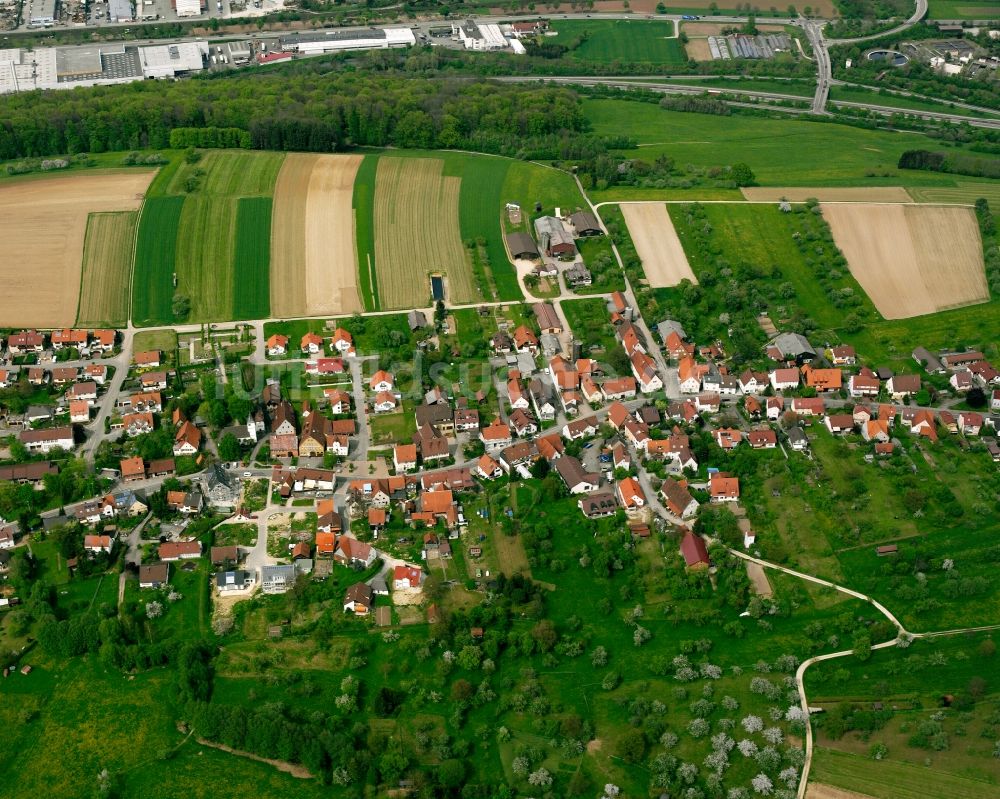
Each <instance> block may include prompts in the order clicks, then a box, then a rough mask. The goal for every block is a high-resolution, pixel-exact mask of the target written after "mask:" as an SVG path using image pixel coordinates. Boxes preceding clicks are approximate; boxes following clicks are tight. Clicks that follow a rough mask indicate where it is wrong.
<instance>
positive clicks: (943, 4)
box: [927, 0, 1000, 20]
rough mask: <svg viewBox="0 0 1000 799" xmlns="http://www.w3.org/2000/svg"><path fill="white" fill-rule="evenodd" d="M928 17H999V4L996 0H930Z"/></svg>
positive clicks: (950, 18)
mask: <svg viewBox="0 0 1000 799" xmlns="http://www.w3.org/2000/svg"><path fill="white" fill-rule="evenodd" d="M927 18H928V19H947V20H952V19H974V20H998V19H1000V5H998V4H997V3H996V0H930V3H929V4H928V10H927Z"/></svg>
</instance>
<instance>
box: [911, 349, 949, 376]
mask: <svg viewBox="0 0 1000 799" xmlns="http://www.w3.org/2000/svg"><path fill="white" fill-rule="evenodd" d="M911 355H912V356H913V360H915V361H916V362H917V363H919V364H920V365H921V366H923V367H924V369H926V370H927V371H928V372H930V373H931V374H944V373H945V368H944V364H943V363H941V361H940V360H938V357H937V356H936V355H934V354H932V353H931V352H930V351H929V350H928V349H927V348H926V347H917V348H916V349H915V350H914V351H913V352H912V353H911Z"/></svg>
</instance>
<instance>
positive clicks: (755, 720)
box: [740, 716, 764, 733]
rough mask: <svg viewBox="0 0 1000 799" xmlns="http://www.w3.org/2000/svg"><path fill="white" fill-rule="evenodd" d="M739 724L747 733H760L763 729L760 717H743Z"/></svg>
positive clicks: (762, 721)
mask: <svg viewBox="0 0 1000 799" xmlns="http://www.w3.org/2000/svg"><path fill="white" fill-rule="evenodd" d="M740 724H741V725H743V729H744V730H746V731H747V732H749V733H754V732H760V731H761V730H762V729H764V720H763V719H762V718H761V717H760V716H744V717H743V720H742V721H740Z"/></svg>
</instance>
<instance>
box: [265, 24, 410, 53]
mask: <svg viewBox="0 0 1000 799" xmlns="http://www.w3.org/2000/svg"><path fill="white" fill-rule="evenodd" d="M416 43H417V40H416V38H415V37H414V36H413V31H412V30H410V29H409V28H367V29H365V30H343V31H327V32H326V33H310V34H305V35H301V36H293V37H288V38H285V39H282V40H281V49H282V50H285V51H291V52H296V53H303V54H307V55H315V54H318V53H332V52H337V51H341V50H388V49H391V48H396V47H412V46H413V45H415V44H416Z"/></svg>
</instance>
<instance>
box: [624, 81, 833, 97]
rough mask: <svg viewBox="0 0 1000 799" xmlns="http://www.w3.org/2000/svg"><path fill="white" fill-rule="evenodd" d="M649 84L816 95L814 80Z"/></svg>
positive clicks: (800, 95) (799, 95)
mask: <svg viewBox="0 0 1000 799" xmlns="http://www.w3.org/2000/svg"><path fill="white" fill-rule="evenodd" d="M644 82H649V83H681V84H685V85H688V86H704V87H705V88H706V89H724V90H727V91H732V92H738V91H748V92H775V93H778V94H794V95H796V96H798V97H812V96H813V95H814V94H815V93H816V81H814V80H801V79H799V80H780V79H778V78H754V77H743V78H738V79H734V78H705V79H704V80H703V79H701V78H684V77H675V76H668V77H666V78H648V79H647V80H646V81H644Z"/></svg>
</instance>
